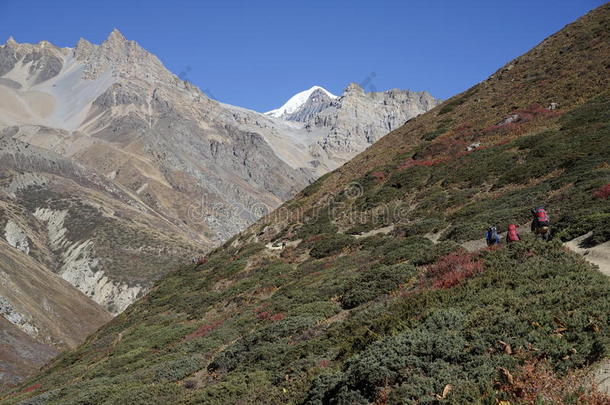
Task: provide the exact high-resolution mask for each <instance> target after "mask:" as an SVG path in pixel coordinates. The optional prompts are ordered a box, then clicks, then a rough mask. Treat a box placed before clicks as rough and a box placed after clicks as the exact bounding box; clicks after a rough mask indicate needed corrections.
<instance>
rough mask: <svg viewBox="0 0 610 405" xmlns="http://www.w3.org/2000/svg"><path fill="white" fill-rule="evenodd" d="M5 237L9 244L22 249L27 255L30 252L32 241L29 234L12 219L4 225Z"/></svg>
mask: <svg viewBox="0 0 610 405" xmlns="http://www.w3.org/2000/svg"><path fill="white" fill-rule="evenodd" d="M4 238H5V239H6V241H7V242H8V244H9V245H11V246H13V247H14V248H16V249H19V250H21V251H22V252H23V253H25V254H26V255H27V254H29V253H30V242H29V241H28V236H27V234H26V233H25V231H24V230H23V229H21V228H20V227H19V225H17V223H15V222H13V221H12V220H9V221H7V223H6V226H5V227H4Z"/></svg>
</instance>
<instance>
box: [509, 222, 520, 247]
mask: <svg viewBox="0 0 610 405" xmlns="http://www.w3.org/2000/svg"><path fill="white" fill-rule="evenodd" d="M517 228H519V226H517V225H515V224H509V225H508V232H506V242H508V243H513V242H518V241H520V240H521V236H520V235H519V230H518V229H517Z"/></svg>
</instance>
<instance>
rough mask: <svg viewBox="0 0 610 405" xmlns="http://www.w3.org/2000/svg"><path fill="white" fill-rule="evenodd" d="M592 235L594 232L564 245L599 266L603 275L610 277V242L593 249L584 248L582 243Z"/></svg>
mask: <svg viewBox="0 0 610 405" xmlns="http://www.w3.org/2000/svg"><path fill="white" fill-rule="evenodd" d="M591 234H592V232H589V233H587V234H584V235H582V236H579V237H578V238H574V239H572V240H571V241H569V242H566V243H564V244H563V245H564V246H565V247H567V248H568V249H570V250H571V251H573V252H575V253H578V254H580V255H582V256H583V257H584V258H585V260H587V261H588V262H591V263H593V264H595V265H597V267H599V271H600V272H601V273H602V274H605V275H606V276H608V277H610V241H608V242H604V243H602V244H600V245H597V246H593V247H582V246H581V245H582V242H583V241H584V240H586V239H587V238H588V237H590V236H591Z"/></svg>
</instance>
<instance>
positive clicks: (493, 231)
mask: <svg viewBox="0 0 610 405" xmlns="http://www.w3.org/2000/svg"><path fill="white" fill-rule="evenodd" d="M500 238H501V237H500V235H499V234H498V228H496V227H495V226H492V227H490V228H489V229H488V230H487V233H486V234H485V241H487V246H493V245H498V244H499V243H500Z"/></svg>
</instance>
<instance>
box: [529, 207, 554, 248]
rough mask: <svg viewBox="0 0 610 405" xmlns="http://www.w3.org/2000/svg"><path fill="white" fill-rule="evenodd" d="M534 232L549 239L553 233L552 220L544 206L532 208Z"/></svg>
mask: <svg viewBox="0 0 610 405" xmlns="http://www.w3.org/2000/svg"><path fill="white" fill-rule="evenodd" d="M532 215H533V217H534V218H533V219H532V233H533V234H534V235H536V236H540V237H541V238H542V239H543V240H545V241H548V240H549V236H550V235H551V230H550V220H549V216H548V214H547V213H546V209H545V208H544V207H542V206H540V207H535V208H532Z"/></svg>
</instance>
